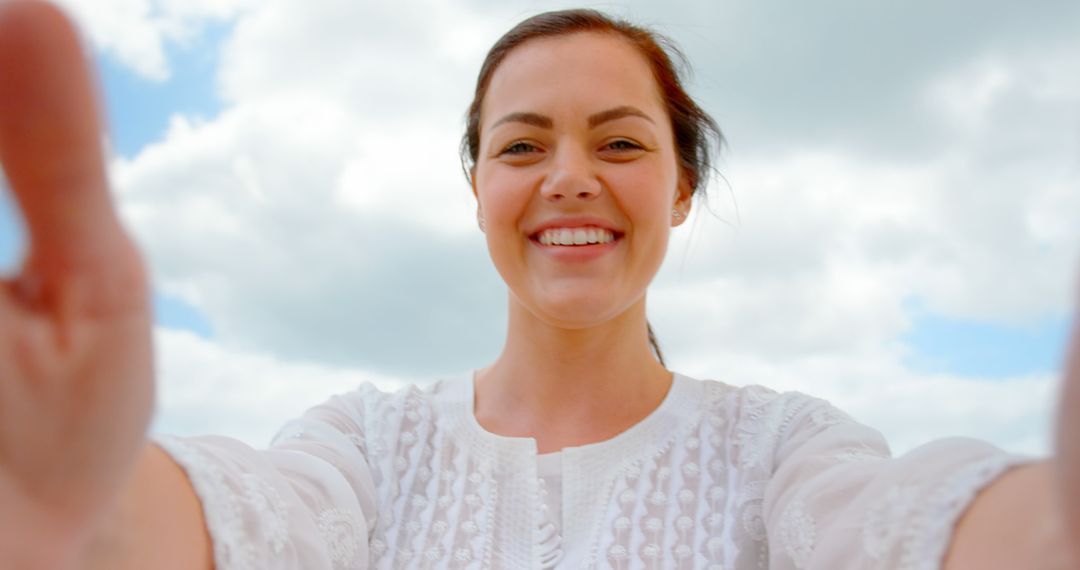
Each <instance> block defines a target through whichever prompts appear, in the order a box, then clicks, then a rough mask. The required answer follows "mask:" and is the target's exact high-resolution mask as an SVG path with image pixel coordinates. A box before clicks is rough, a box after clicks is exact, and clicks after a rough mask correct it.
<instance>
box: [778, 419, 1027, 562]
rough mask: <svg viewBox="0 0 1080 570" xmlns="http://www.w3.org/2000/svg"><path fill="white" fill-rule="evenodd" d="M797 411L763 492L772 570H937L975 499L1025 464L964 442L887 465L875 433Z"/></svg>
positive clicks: (941, 444) (936, 445)
mask: <svg viewBox="0 0 1080 570" xmlns="http://www.w3.org/2000/svg"><path fill="white" fill-rule="evenodd" d="M800 407H801V409H799V410H798V411H797V412H795V413H794V414H793V416H792V417H793V421H792V422H791V423H789V424H788V426H790V427H789V429H790V433H788V434H783V435H782V436H781V442H782V443H781V444H780V445H779V447H778V448H777V454H776V463H775V464H774V465H775V471H774V473H773V477H772V478H771V480H770V482H769V484H768V486H767V488H766V492H765V502H764V516H765V522H766V527H767V533H768V540H769V546H770V548H769V552H770V554H769V558H770V561H769V562H770V565H769V567H770V568H773V569H783V570H788V569H804V568H805V569H822V570H825V569H828V570H840V569H856V568H859V569H862V568H873V569H897V570H937V569H938V568H940V566H941V563H942V562H943V558H944V555H945V552H946V549H947V548H948V545H949V542H950V540H951V537H952V531H953V527H954V525H955V524H956V522H957V520H958V519H959V517H960V515H961V514H962V513H963V512H964V510H965V509H966V508H967V506H968V504H969V503H970V502H971V500H972V499H973V498H974V497H975V495H976V494H977V493H978V492H979V491H980V490H981V489H982V488H983V487H985V486H986V485H988V484H989V483H991V482H993V481H994V480H995V479H996V478H997V477H999V476H1000V475H1001V474H1002V473H1004V472H1005V471H1006V470H1008V469H1009V468H1010V467H1013V466H1015V465H1018V464H1021V463H1024V462H1028V461H1031V459H1029V458H1023V457H1018V456H1013V455H1009V454H1006V453H1005V452H1003V451H1001V450H1000V449H998V448H996V447H994V446H992V445H990V444H988V443H985V442H982V441H978V440H974V439H965V438H950V439H943V440H938V441H935V442H933V443H929V444H927V445H923V446H922V447H919V448H916V449H914V450H912V451H910V452H908V453H907V454H905V455H903V456H901V457H898V458H895V459H892V458H889V450H888V445H887V444H886V443H885V440H884V438H883V437H882V436H881V434H880V433H878V432H877V431H875V430H873V429H871V428H868V427H866V426H863V425H861V424H859V423H857V422H855V421H854V420H852V419H851V418H850V417H848V416H846V415H845V414H843V412H840V411H839V410H837V409H836V408H833V407H832V406H831V405H829V404H828V403H827V402H824V401H822V400H817V399H810V398H805V399H804V400H803V401H802V405H801V406H800Z"/></svg>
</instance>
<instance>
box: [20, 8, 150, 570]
mask: <svg viewBox="0 0 1080 570" xmlns="http://www.w3.org/2000/svg"><path fill="white" fill-rule="evenodd" d="M101 137H102V132H101V124H100V120H99V116H98V111H97V101H96V95H95V90H94V85H93V81H92V74H91V71H90V69H89V68H88V61H87V58H86V55H85V54H84V53H83V51H82V49H81V45H80V40H79V38H78V36H77V34H76V33H75V31H74V29H73V27H72V25H71V23H70V22H69V21H68V20H67V19H66V18H65V17H64V16H63V15H62V14H61V13H60V12H59V11H58V10H57V9H55V8H53V7H52V6H49V5H47V4H44V3H42V2H38V1H31V0H14V1H7V2H0V160H2V162H3V167H4V171H5V172H6V174H7V178H8V181H9V182H10V185H11V190H13V191H14V195H15V199H16V202H17V204H18V206H19V208H20V210H21V211H22V213H23V217H24V219H25V220H26V223H27V229H28V234H29V251H28V252H27V257H26V260H25V263H24V265H23V267H22V269H21V271H20V273H19V274H18V275H17V276H15V278H14V279H9V280H4V281H0V558H2V562H0V566H2V567H4V568H45V567H58V566H61V565H64V564H66V563H67V562H69V561H70V560H72V559H73V558H74V557H75V556H79V555H80V553H79V549H81V548H82V547H83V544H84V543H85V542H86V541H88V540H89V539H90V538H91V536H92V534H93V532H94V531H95V529H96V527H97V525H99V524H100V523H101V522H102V520H103V518H104V517H105V516H106V515H107V514H108V512H109V509H110V508H111V506H112V505H113V503H114V502H115V501H116V497H117V496H118V493H119V491H120V490H121V488H122V487H123V485H124V484H125V482H126V480H127V478H128V476H129V474H130V472H131V470H132V467H133V464H134V461H135V459H136V457H137V455H138V453H139V452H140V451H141V450H142V448H143V443H144V440H145V437H146V426H147V423H148V421H149V417H150V414H151V411H152V407H153V361H152V355H151V316H150V310H149V304H148V290H147V284H146V278H145V273H144V270H143V265H142V262H141V260H140V258H139V254H138V252H137V251H136V248H135V246H134V244H133V243H132V242H131V240H130V239H128V237H127V235H126V234H125V233H124V231H123V229H122V228H121V227H120V224H119V222H118V219H117V216H116V213H115V211H114V210H113V207H112V204H111V200H110V195H109V189H108V183H107V180H106V174H105V168H104V164H103V156H102V146H101Z"/></svg>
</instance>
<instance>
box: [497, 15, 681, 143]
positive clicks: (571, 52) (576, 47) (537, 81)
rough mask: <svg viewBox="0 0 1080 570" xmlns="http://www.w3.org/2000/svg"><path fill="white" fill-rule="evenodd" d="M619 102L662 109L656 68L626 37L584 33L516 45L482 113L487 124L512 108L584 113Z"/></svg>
mask: <svg viewBox="0 0 1080 570" xmlns="http://www.w3.org/2000/svg"><path fill="white" fill-rule="evenodd" d="M616 106H633V107H638V108H643V109H645V110H646V112H653V113H655V112H657V110H660V111H663V109H664V106H663V99H662V97H661V96H660V90H659V87H658V86H657V84H656V80H655V78H654V76H653V72H652V68H651V67H650V64H649V62H648V60H647V59H646V58H645V56H644V55H643V54H641V53H640V51H639V50H638V49H637V48H636V47H634V46H633V45H632V44H631V43H630V42H628V41H627V40H625V39H623V38H621V37H619V36H617V35H614V34H611V33H597V32H582V33H575V34H567V35H562V36H557V37H553V38H540V39H533V40H529V41H527V42H525V43H524V44H522V45H520V46H518V47H516V48H514V50H513V51H511V52H510V53H509V54H507V56H506V59H504V60H503V61H502V63H501V64H500V65H499V67H498V68H497V69H496V71H495V73H494V74H493V75H492V77H491V82H490V83H489V85H488V90H487V93H486V95H485V97H484V102H483V107H482V109H481V114H482V117H483V123H484V125H485V126H486V125H489V124H490V123H491V121H492V119H496V118H497V117H495V115H500V116H501V114H504V113H510V112H535V111H543V110H545V109H548V110H550V108H557V109H560V110H564V111H565V110H568V109H571V110H577V111H579V112H580V113H581V114H582V115H583V116H586V115H589V114H592V113H594V112H596V111H600V110H604V109H609V108H612V107H616ZM583 120H584V119H583Z"/></svg>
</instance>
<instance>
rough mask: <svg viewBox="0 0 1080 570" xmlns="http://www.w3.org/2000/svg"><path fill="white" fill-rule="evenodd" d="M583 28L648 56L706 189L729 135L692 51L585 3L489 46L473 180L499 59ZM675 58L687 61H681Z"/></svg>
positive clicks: (471, 152) (696, 177)
mask: <svg viewBox="0 0 1080 570" xmlns="http://www.w3.org/2000/svg"><path fill="white" fill-rule="evenodd" d="M578 32H597V33H607V34H614V35H616V36H619V37H622V38H624V39H626V40H627V41H629V42H630V44H631V45H633V46H634V47H635V48H637V50H638V51H639V52H640V53H641V54H642V55H643V56H645V59H646V60H647V61H648V62H649V66H650V67H651V68H652V71H653V78H654V79H655V80H656V84H657V86H658V87H659V88H660V95H661V97H662V98H663V100H664V104H665V106H666V107H667V112H668V115H669V116H670V117H671V127H672V131H673V132H674V136H675V148H676V151H677V152H678V155H679V163H680V166H681V167H682V173H683V176H685V177H686V180H687V181H688V182H689V186H690V190H691V195H694V194H697V193H698V191H699V190H703V189H704V187H705V185H706V183H707V182H708V180H709V175H710V174H711V172H712V158H713V154H714V152H715V150H718V149H719V148H720V147H721V146H722V145H723V142H724V137H723V134H722V133H721V132H720V127H719V126H718V125H717V124H716V121H715V120H713V118H712V117H710V116H709V114H708V113H706V112H705V111H704V110H703V109H702V108H701V107H699V106H698V105H697V103H695V102H694V100H693V98H691V97H690V95H689V94H687V92H686V89H685V88H683V76H684V71H685V70H688V69H689V63H688V62H687V60H686V57H685V56H684V55H683V54H682V52H681V51H679V49H678V47H676V46H675V44H674V43H673V42H672V41H671V40H669V39H668V38H666V37H664V36H663V35H661V34H658V33H656V32H654V31H652V30H649V29H647V28H643V27H641V26H637V25H634V24H631V23H630V22H627V21H625V20H619V19H615V18H612V17H610V16H607V15H606V14H603V13H601V12H598V11H596V10H584V9H578V10H560V11H555V12H545V13H543V14H538V15H536V16H533V17H531V18H528V19H526V20H524V21H522V22H521V23H519V24H518V25H516V26H514V27H513V28H512V29H511V30H510V31H509V32H506V34H504V35H503V36H502V37H501V38H499V40H498V41H497V42H495V45H493V46H492V47H491V49H490V50H489V51H488V54H487V57H486V58H484V64H483V65H482V66H481V67H480V75H479V77H478V78H477V80H476V92H475V93H474V95H473V101H472V103H471V104H470V105H469V110H468V112H467V113H466V115H465V134H464V135H463V136H462V137H461V166H462V169H463V170H464V171H465V176H466V177H467V178H468V179H469V180H470V181H472V177H473V169H474V168H475V167H476V160H477V158H478V156H479V153H480V119H481V117H480V109H481V107H482V106H483V103H484V96H485V95H486V94H487V90H488V85H489V84H490V83H491V76H492V75H494V74H495V70H496V69H498V67H499V64H501V63H502V61H503V60H504V59H506V56H507V55H508V54H509V53H510V52H511V51H513V50H514V48H516V47H518V46H520V45H521V44H523V43H525V42H527V41H529V40H532V39H538V38H550V37H556V36H562V35H567V34H572V33H578ZM673 58H674V59H676V60H677V61H678V62H679V63H680V64H681V65H679V66H676V65H675V63H673V61H672V59H673ZM714 149H715V150H714ZM647 327H648V335H649V344H650V345H651V346H652V348H653V352H654V353H655V354H656V357H657V359H658V360H659V361H660V364H664V357H663V355H662V354H661V352H660V347H659V345H658V344H657V342H656V336H655V335H654V334H653V330H652V326H651V325H647Z"/></svg>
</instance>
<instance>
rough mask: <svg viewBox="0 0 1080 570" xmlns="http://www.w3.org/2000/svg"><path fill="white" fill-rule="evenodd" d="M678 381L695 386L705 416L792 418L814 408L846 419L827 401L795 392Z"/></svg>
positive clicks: (761, 386)
mask: <svg viewBox="0 0 1080 570" xmlns="http://www.w3.org/2000/svg"><path fill="white" fill-rule="evenodd" d="M680 376H682V375H680ZM682 378H684V379H685V380H686V381H688V382H691V383H695V384H697V385H698V390H700V392H701V396H702V403H703V405H704V407H705V409H706V412H707V413H725V414H729V415H730V414H732V413H736V414H738V415H744V414H750V415H754V416H761V415H762V414H763V413H765V414H781V415H792V414H795V413H797V412H798V411H800V410H811V409H816V410H819V413H829V414H839V415H843V416H845V417H847V415H846V414H844V413H843V412H841V411H840V410H839V409H837V408H836V407H835V406H833V405H832V404H830V403H829V402H828V401H827V400H824V399H822V398H818V397H814V396H811V395H809V394H806V393H803V392H799V391H796V390H788V391H780V390H776V389H774V388H770V387H768V386H763V385H761V384H731V383H728V382H724V381H721V380H712V379H706V380H698V379H696V378H692V377H689V376H682Z"/></svg>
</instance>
